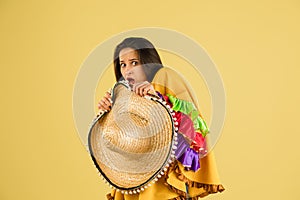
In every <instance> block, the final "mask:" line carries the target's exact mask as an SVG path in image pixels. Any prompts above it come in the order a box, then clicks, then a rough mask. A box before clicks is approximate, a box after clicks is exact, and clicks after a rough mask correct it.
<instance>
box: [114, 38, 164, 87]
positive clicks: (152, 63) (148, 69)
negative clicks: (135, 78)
mask: <svg viewBox="0 0 300 200" xmlns="http://www.w3.org/2000/svg"><path fill="white" fill-rule="evenodd" d="M124 48H132V49H134V50H136V51H137V53H138V55H139V59H140V62H141V64H142V66H143V68H144V71H145V74H146V76H147V79H148V81H149V82H151V81H152V79H153V77H154V75H155V74H156V72H157V71H158V70H159V69H160V68H162V67H163V65H162V63H161V60H160V57H159V55H158V53H157V51H156V49H155V47H154V46H153V44H152V43H151V42H150V41H148V40H147V39H145V38H140V37H129V38H126V39H124V40H123V41H122V42H121V43H120V44H118V46H117V47H116V49H115V52H114V69H115V77H116V81H120V80H122V79H123V77H122V74H121V68H120V59H119V54H120V51H121V50H122V49H124Z"/></svg>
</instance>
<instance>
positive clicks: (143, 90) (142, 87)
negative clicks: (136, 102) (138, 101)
mask: <svg viewBox="0 0 300 200" xmlns="http://www.w3.org/2000/svg"><path fill="white" fill-rule="evenodd" d="M132 90H133V91H134V92H135V93H136V94H137V95H140V96H145V95H147V93H155V90H154V88H153V86H152V84H151V83H149V82H148V81H145V82H142V83H137V84H135V85H134V86H133V89H132Z"/></svg>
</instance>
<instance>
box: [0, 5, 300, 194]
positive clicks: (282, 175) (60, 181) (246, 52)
mask: <svg viewBox="0 0 300 200" xmlns="http://www.w3.org/2000/svg"><path fill="white" fill-rule="evenodd" d="M299 11H300V3H299V2H298V1H296V0H285V1H283V0H281V1H278V0H272V1H271V0H260V1H233V0H227V1H220V0H219V1H203V0H191V1H174V0H173V1H168V0H166V1H158V0H153V1H141V0H138V1H37V0H36V1H32V0H31V1H15V0H10V1H8V0H1V1H0V28H1V29H0V58H1V59H0V66H1V79H0V85H1V126H0V127H1V129H0V131H1V133H0V141H1V147H0V148H1V151H0V152H1V153H0V158H1V164H0V199H1V200H19V199H22V200H40V199H43V200H53V199H56V200H65V199H72V200H79V199H89V200H94V199H95V200H96V199H97V200H100V199H105V198H104V197H105V194H106V193H107V192H108V191H109V189H108V187H107V186H105V185H104V184H103V183H102V181H101V180H100V178H99V177H98V174H97V171H96V168H95V167H94V166H93V163H92V161H91V159H90V157H89V155H88V153H87V152H86V151H85V149H84V147H83V145H82V144H81V141H80V139H79V137H78V133H77V132H76V129H75V124H74V121H73V116H72V92H73V86H74V82H75V79H76V75H77V73H78V71H79V69H80V66H81V64H82V62H83V61H84V60H85V58H86V57H87V56H88V54H89V53H90V52H91V51H92V50H93V49H94V48H95V47H96V46H97V45H98V44H100V43H101V42H102V41H104V40H106V39H108V38H109V37H111V36H112V35H115V34H118V33H119V32H122V31H126V30H130V29H134V28H139V27H145V26H147V27H151V26H154V27H162V28H168V29H172V30H176V31H179V32H181V33H183V34H185V35H187V36H189V37H191V38H193V39H194V40H196V41H197V42H198V43H199V44H201V45H202V46H203V47H204V48H205V49H206V51H207V52H208V53H209V55H210V56H211V58H212V59H213V61H214V62H215V63H216V65H217V66H218V69H219V71H220V74H221V76H222V78H223V81H224V85H225V89H226V95H227V107H226V108H227V115H226V121H225V126H224V129H223V132H222V137H221V139H220V140H219V142H218V144H217V146H216V148H215V155H216V160H217V164H218V169H219V173H220V177H221V179H222V182H223V185H224V187H225V188H226V190H225V191H224V192H223V193H221V194H217V195H211V196H210V197H208V198H206V199H218V200H219V199H222V200H234V199H236V200H240V199H243V200H253V199H272V200H281V199H289V200H296V199H299V198H300V194H299V191H298V190H299V185H300V176H299V173H298V170H299V168H300V161H299V159H300V155H299V154H300V149H299V139H300V136H299V133H300V131H299V128H298V127H299V116H298V115H299V114H298V113H299V100H300V99H299V96H300V95H299V84H300V80H299V75H300V74H299V72H300V70H299V64H300V59H299V52H300V38H299V35H300V28H299V22H300V20H299V19H300V12H299ZM174 64H175V63H174ZM209 112H210V111H209V109H206V110H204V115H206V113H209ZM208 115H209V114H208Z"/></svg>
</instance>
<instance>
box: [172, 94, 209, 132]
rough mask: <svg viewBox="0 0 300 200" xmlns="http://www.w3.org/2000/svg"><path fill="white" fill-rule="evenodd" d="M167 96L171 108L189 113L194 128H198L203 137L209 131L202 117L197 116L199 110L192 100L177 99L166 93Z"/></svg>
mask: <svg viewBox="0 0 300 200" xmlns="http://www.w3.org/2000/svg"><path fill="white" fill-rule="evenodd" d="M167 96H168V97H169V100H170V102H171V103H172V105H173V106H172V109H173V110H175V111H179V112H182V113H184V114H186V115H189V116H190V117H191V120H192V121H193V123H194V128H195V130H199V131H200V132H201V134H202V135H203V137H205V136H206V134H207V133H208V132H209V129H208V127H207V125H206V122H205V121H204V119H202V118H201V117H200V116H199V112H198V111H197V109H196V107H195V105H194V104H193V103H192V102H188V101H185V100H181V99H177V98H176V97H174V96H172V95H170V94H167Z"/></svg>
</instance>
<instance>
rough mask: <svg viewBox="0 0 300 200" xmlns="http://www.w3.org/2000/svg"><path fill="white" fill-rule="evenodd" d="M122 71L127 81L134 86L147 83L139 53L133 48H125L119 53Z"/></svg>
mask: <svg viewBox="0 0 300 200" xmlns="http://www.w3.org/2000/svg"><path fill="white" fill-rule="evenodd" d="M119 60H120V68H121V69H120V70H121V74H122V76H123V77H124V79H125V80H127V81H128V82H129V85H130V86H132V85H134V84H136V83H141V82H144V81H147V77H146V74H145V72H144V69H143V67H142V65H141V62H140V58H139V55H138V52H137V51H136V50H134V49H132V48H124V49H122V50H121V51H120V53H119Z"/></svg>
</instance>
